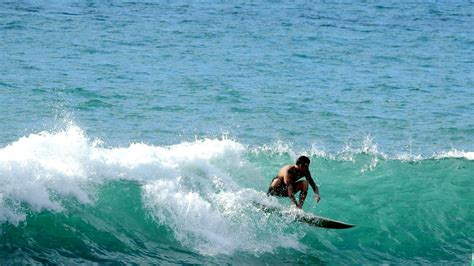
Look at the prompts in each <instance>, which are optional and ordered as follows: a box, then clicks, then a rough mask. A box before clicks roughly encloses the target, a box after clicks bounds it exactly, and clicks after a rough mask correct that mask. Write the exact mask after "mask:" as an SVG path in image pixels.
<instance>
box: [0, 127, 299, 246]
mask: <svg viewBox="0 0 474 266" xmlns="http://www.w3.org/2000/svg"><path fill="white" fill-rule="evenodd" d="M100 143H101V142H100V141H98V140H90V139H88V138H87V137H86V135H85V133H84V132H83V131H82V130H81V129H80V128H78V127H77V126H74V125H70V126H69V127H68V128H67V129H65V130H63V131H58V132H41V133H38V134H31V135H29V136H26V137H23V138H21V139H19V140H18V141H16V142H13V143H11V144H10V145H8V146H6V147H4V148H1V149H0V222H10V223H13V224H18V223H19V222H21V221H24V220H25V219H26V210H25V209H24V207H22V205H24V204H26V205H27V206H28V207H29V209H30V210H32V211H41V210H49V211H58V212H59V211H62V210H63V206H62V205H61V201H60V200H61V198H63V197H72V198H75V199H77V200H78V201H80V202H82V203H84V204H89V203H91V202H93V201H92V200H91V198H92V197H91V193H92V191H93V190H92V189H91V186H90V185H91V184H93V185H95V184H100V183H101V182H104V181H106V180H111V179H112V180H113V179H126V180H137V181H139V182H140V183H141V184H142V188H143V190H142V193H143V203H144V204H145V206H146V207H147V209H149V210H150V212H151V214H152V215H153V216H154V217H155V218H156V220H157V221H159V222H161V223H164V224H166V225H167V226H169V228H171V230H172V231H173V232H174V235H175V236H176V239H178V240H179V241H180V242H181V243H182V244H183V245H185V246H187V247H189V248H190V249H193V250H197V251H199V252H201V253H203V254H231V253H233V252H235V251H241V250H245V251H249V252H254V253H261V252H271V251H272V250H274V249H275V248H277V247H291V248H295V249H304V246H303V245H301V244H299V241H298V240H299V239H300V238H301V234H298V233H295V234H289V233H285V232H284V231H283V230H284V229H285V228H287V226H288V225H280V224H278V223H279V221H278V220H275V219H274V220H272V219H269V218H268V217H267V216H266V215H264V214H263V213H262V212H260V213H258V212H257V211H256V210H254V209H252V207H251V206H248V204H249V201H250V200H259V201H262V200H270V199H267V197H266V195H265V194H264V193H262V192H256V191H254V190H251V189H245V188H242V187H240V186H239V185H238V184H236V182H235V180H234V179H233V176H235V173H240V172H246V171H247V172H248V171H250V172H251V171H252V170H248V169H242V168H243V167H247V165H249V164H247V163H246V161H245V160H243V159H242V158H241V157H242V154H243V153H244V152H245V148H244V147H243V146H242V145H241V144H239V143H238V142H235V141H232V140H229V139H203V140H196V141H194V142H184V143H180V144H177V145H172V146H153V145H147V144H143V143H135V144H131V145H130V146H128V147H116V148H107V147H104V146H101V144H100ZM54 195H60V196H61V197H56V196H54ZM58 199H59V200H58ZM274 200H275V199H274ZM246 204H247V205H246ZM256 221H257V222H256ZM269 227H270V228H273V227H274V228H275V229H274V230H273V229H272V230H269V229H268V228H269ZM275 232H276V233H275Z"/></svg>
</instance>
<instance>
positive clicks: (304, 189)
mask: <svg viewBox="0 0 474 266" xmlns="http://www.w3.org/2000/svg"><path fill="white" fill-rule="evenodd" d="M295 188H296V191H295V193H297V192H298V191H300V197H299V198H300V202H299V204H298V206H299V207H300V208H302V207H303V204H304V201H305V199H306V195H307V194H308V181H306V180H302V181H298V182H296V184H295Z"/></svg>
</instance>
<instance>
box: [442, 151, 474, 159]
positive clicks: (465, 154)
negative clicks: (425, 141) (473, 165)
mask: <svg viewBox="0 0 474 266" xmlns="http://www.w3.org/2000/svg"><path fill="white" fill-rule="evenodd" d="M433 157H434V158H435V159H447V158H463V159H467V160H470V161H472V160H474V152H472V151H471V152H469V151H460V150H456V149H453V150H450V151H447V152H439V153H436V154H435V155H434V156H433Z"/></svg>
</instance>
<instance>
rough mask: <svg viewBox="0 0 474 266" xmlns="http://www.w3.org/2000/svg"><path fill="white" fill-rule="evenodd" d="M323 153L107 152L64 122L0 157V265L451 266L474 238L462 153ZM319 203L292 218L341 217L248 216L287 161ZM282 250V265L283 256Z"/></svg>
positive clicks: (190, 148) (241, 147) (133, 148)
mask: <svg viewBox="0 0 474 266" xmlns="http://www.w3.org/2000/svg"><path fill="white" fill-rule="evenodd" d="M365 145H366V146H362V147H360V148H358V149H349V148H347V149H345V150H344V151H342V152H340V153H337V154H326V153H325V152H322V151H318V150H317V149H316V148H314V147H312V148H310V149H308V150H306V151H294V150H292V148H291V147H290V146H288V145H283V144H282V143H277V144H273V145H264V146H259V147H250V146H247V145H245V144H242V143H239V142H237V141H236V140H230V139H226V138H220V139H202V140H195V141H192V142H183V143H179V144H176V145H169V146H154V145H147V144H143V143H136V144H131V145H129V146H128V147H107V146H106V145H104V144H103V143H101V141H100V140H91V139H89V138H88V137H87V136H86V135H85V133H84V132H83V131H82V130H81V129H80V128H79V127H77V126H74V125H72V126H69V127H68V128H67V129H65V130H59V131H57V132H41V133H36V134H31V135H29V136H25V137H22V138H20V139H18V140H17V141H15V142H12V143H10V144H9V145H7V146H5V147H3V148H1V149H0V223H1V227H0V230H1V231H0V235H1V238H0V257H1V258H2V259H0V260H1V261H3V262H8V263H11V262H17V263H38V262H41V263H48V262H77V263H79V262H138V263H147V262H148V263H156V262H158V263H166V262H171V263H211V264H221V263H233V264H234V263H235V264H241V263H255V262H256V261H260V262H262V263H268V264H270V263H282V262H283V263H285V262H286V263H292V262H294V261H293V260H292V258H294V255H296V256H297V257H299V258H300V260H301V261H302V262H307V263H343V264H346V263H350V264H364V263H385V262H398V263H433V262H436V263H464V262H467V261H469V260H470V256H471V248H472V246H473V244H474V238H473V235H472V228H471V225H472V223H473V222H474V219H473V214H472V209H473V207H474V206H473V202H474V199H473V196H472V187H473V185H474V184H473V179H472V173H473V172H474V162H473V158H472V152H462V151H447V152H439V153H436V154H434V155H433V156H432V157H429V158H423V157H421V156H413V155H403V154H402V155H398V156H395V157H394V158H389V157H388V156H385V155H384V154H383V153H382V152H379V151H377V149H376V145H374V144H372V143H370V142H365ZM300 153H304V154H307V155H309V156H310V158H311V161H312V163H311V167H310V168H311V170H312V173H313V176H314V177H315V179H316V182H317V183H318V184H319V186H320V191H321V196H322V200H321V202H320V203H319V204H318V205H316V204H315V202H314V201H313V199H312V195H313V194H312V192H310V194H309V199H308V200H307V203H306V204H305V206H304V209H305V211H307V212H311V213H314V214H317V215H321V216H325V217H330V218H334V219H338V220H342V221H347V222H350V223H354V224H356V225H357V226H356V227H355V228H354V229H350V230H343V231H337V230H324V229H319V228H311V227H308V226H306V225H304V224H299V223H293V222H291V221H290V220H289V219H290V218H289V217H277V216H275V215H269V214H266V213H263V212H261V211H260V210H258V209H257V208H255V207H254V206H253V205H252V204H251V202H252V201H259V202H263V203H265V204H271V205H276V206H281V207H286V206H288V205H289V201H288V200H286V199H278V198H272V197H271V198H268V197H267V196H266V195H265V193H264V192H265V191H266V188H267V186H268V184H269V182H270V180H271V178H272V177H273V175H274V174H275V173H276V171H277V170H278V167H280V166H281V165H283V164H287V163H291V162H292V161H294V159H295V158H296V157H297V156H298V155H299V154H300ZM291 254H293V257H290V255H291Z"/></svg>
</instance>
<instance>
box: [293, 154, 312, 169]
mask: <svg viewBox="0 0 474 266" xmlns="http://www.w3.org/2000/svg"><path fill="white" fill-rule="evenodd" d="M309 163H310V160H309V158H308V157H306V156H300V157H299V158H298V160H296V165H297V166H303V165H306V167H308V166H309Z"/></svg>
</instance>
